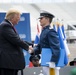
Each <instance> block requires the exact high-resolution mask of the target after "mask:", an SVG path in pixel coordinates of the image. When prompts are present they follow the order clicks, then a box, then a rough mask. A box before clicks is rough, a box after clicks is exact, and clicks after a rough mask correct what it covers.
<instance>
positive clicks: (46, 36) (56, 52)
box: [34, 11, 60, 64]
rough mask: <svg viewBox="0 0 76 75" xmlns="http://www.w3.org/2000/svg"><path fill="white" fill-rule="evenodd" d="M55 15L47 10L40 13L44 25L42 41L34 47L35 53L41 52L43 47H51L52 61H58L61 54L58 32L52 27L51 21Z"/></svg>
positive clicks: (41, 22) (41, 23)
mask: <svg viewBox="0 0 76 75" xmlns="http://www.w3.org/2000/svg"><path fill="white" fill-rule="evenodd" d="M53 18H54V15H52V14H51V13H49V12H47V11H43V12H41V13H40V17H39V19H40V20H39V21H40V25H41V26H42V32H41V35H40V41H39V43H38V45H37V46H36V47H35V48H34V52H35V54H40V53H41V51H42V48H50V49H51V50H52V58H51V59H50V62H54V63H56V64H57V63H58V60H59V56H60V43H59V38H58V34H57V32H56V31H55V30H54V29H53V28H52V27H51V25H50V24H51V22H52V20H53Z"/></svg>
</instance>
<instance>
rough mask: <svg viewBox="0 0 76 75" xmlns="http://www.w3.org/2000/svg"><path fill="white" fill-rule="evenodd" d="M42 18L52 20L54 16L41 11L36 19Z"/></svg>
mask: <svg viewBox="0 0 76 75" xmlns="http://www.w3.org/2000/svg"><path fill="white" fill-rule="evenodd" d="M42 17H48V18H54V17H55V16H54V15H53V14H51V13H49V12H47V11H42V12H41V13H40V17H39V18H38V19H41V18H42Z"/></svg>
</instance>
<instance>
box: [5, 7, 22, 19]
mask: <svg viewBox="0 0 76 75" xmlns="http://www.w3.org/2000/svg"><path fill="white" fill-rule="evenodd" d="M16 14H19V15H21V14H22V13H21V12H20V11H19V10H17V9H14V8H11V9H9V10H8V12H7V13H6V16H5V19H7V20H11V19H12V18H13V17H14V16H15V15H16Z"/></svg>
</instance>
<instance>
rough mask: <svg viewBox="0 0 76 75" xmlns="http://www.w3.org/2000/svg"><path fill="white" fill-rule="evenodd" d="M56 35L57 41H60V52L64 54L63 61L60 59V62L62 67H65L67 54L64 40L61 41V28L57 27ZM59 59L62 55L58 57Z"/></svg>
mask: <svg viewBox="0 0 76 75" xmlns="http://www.w3.org/2000/svg"><path fill="white" fill-rule="evenodd" d="M57 32H58V35H59V40H60V49H61V51H62V50H63V51H62V52H64V53H63V54H64V55H63V56H64V57H63V59H62V61H63V64H64V65H67V64H68V56H67V54H66V47H65V44H64V40H63V37H64V35H63V32H62V29H61V26H58V31H57ZM60 57H62V55H60Z"/></svg>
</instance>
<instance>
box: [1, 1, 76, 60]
mask: <svg viewBox="0 0 76 75" xmlns="http://www.w3.org/2000/svg"><path fill="white" fill-rule="evenodd" d="M10 8H17V9H19V10H20V11H21V12H22V13H29V15H30V16H29V22H30V28H29V29H28V30H30V35H31V36H30V39H31V41H32V42H34V41H35V37H36V34H37V25H38V26H39V29H40V31H41V27H40V25H39V20H38V17H39V13H40V11H41V10H46V11H48V12H50V13H52V14H54V15H55V18H54V20H53V22H55V24H56V23H59V24H60V25H61V24H63V25H64V31H65V35H66V41H67V45H68V48H69V50H70V56H69V61H71V60H73V58H75V57H76V47H75V46H76V0H0V13H6V11H8V9H10ZM0 19H1V15H0ZM21 20H24V18H21ZM24 25H26V22H25V23H24ZM25 27H26V26H25ZM27 34H28V33H27ZM23 37H24V36H23Z"/></svg>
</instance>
